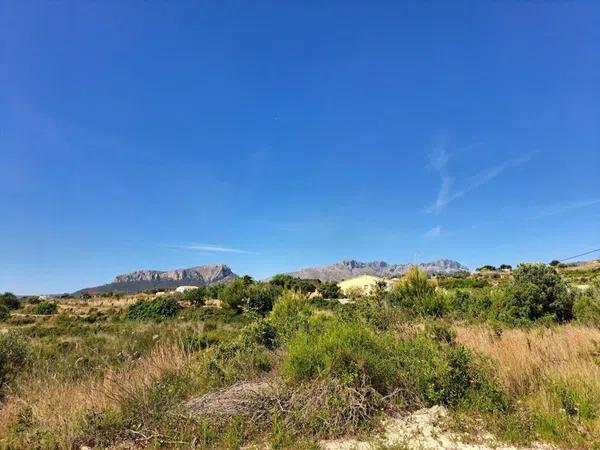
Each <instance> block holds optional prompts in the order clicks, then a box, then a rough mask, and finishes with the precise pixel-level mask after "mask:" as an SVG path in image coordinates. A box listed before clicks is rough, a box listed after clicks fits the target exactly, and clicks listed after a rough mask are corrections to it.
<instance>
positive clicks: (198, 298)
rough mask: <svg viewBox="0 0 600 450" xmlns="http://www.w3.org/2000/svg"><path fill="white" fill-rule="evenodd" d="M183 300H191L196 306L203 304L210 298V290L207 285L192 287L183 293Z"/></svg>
mask: <svg viewBox="0 0 600 450" xmlns="http://www.w3.org/2000/svg"><path fill="white" fill-rule="evenodd" d="M180 298H181V300H183V301H185V302H190V304H191V305H194V306H203V305H204V304H205V303H206V300H207V298H208V292H207V289H206V287H204V286H199V287H198V288H196V289H190V290H188V291H185V292H183V293H182V294H181V297H180Z"/></svg>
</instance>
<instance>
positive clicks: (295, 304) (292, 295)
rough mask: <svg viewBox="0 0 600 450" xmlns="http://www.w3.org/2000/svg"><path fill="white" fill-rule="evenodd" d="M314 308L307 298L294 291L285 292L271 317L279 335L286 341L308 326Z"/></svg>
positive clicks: (276, 303)
mask: <svg viewBox="0 0 600 450" xmlns="http://www.w3.org/2000/svg"><path fill="white" fill-rule="evenodd" d="M312 311H313V308H312V306H311V304H310V302H309V301H308V300H307V298H306V297H305V296H304V295H302V294H299V293H297V292H293V291H284V293H283V294H282V295H281V297H279V299H277V301H276V302H275V305H274V306H273V310H272V311H271V314H270V315H269V317H270V321H271V323H272V324H273V326H274V327H275V329H276V330H277V334H278V335H279V336H280V337H281V338H282V339H283V340H284V341H285V340H287V339H289V338H290V337H291V336H292V334H293V333H295V332H296V331H297V330H298V329H301V328H306V327H307V326H308V319H309V318H310V316H311V315H312Z"/></svg>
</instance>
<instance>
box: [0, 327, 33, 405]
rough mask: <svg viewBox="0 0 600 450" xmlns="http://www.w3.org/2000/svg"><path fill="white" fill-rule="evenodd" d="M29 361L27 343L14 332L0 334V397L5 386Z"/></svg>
mask: <svg viewBox="0 0 600 450" xmlns="http://www.w3.org/2000/svg"><path fill="white" fill-rule="evenodd" d="M29 359H30V349H29V343H28V342H27V341H26V340H25V338H24V337H23V336H21V335H20V334H18V333H16V332H13V331H11V332H8V333H5V334H0V396H1V395H2V391H3V388H4V387H5V386H6V384H8V383H10V382H11V381H12V380H13V379H14V378H15V376H16V375H17V374H18V373H19V372H21V371H22V370H23V368H24V367H25V366H26V365H27V363H28V362H29Z"/></svg>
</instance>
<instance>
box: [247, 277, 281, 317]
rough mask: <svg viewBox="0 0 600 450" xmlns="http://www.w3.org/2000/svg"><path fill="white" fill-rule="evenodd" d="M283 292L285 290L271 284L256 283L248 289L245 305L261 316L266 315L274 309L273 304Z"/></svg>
mask: <svg viewBox="0 0 600 450" xmlns="http://www.w3.org/2000/svg"><path fill="white" fill-rule="evenodd" d="M282 291H283V288H281V287H279V286H275V285H273V284H270V283H255V284H253V285H252V286H250V287H249V289H248V293H247V298H246V300H245V304H246V306H247V307H248V308H249V309H251V310H253V311H256V312H258V313H259V314H266V313H268V312H269V311H271V310H272V309H273V304H274V303H275V300H277V298H278V297H279V296H280V295H281V292H282Z"/></svg>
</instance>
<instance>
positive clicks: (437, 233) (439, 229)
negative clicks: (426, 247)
mask: <svg viewBox="0 0 600 450" xmlns="http://www.w3.org/2000/svg"><path fill="white" fill-rule="evenodd" d="M441 234H442V227H441V226H440V225H438V226H436V227H433V228H432V229H431V230H429V231H427V233H425V237H428V238H436V237H439V236H440V235H441Z"/></svg>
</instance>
